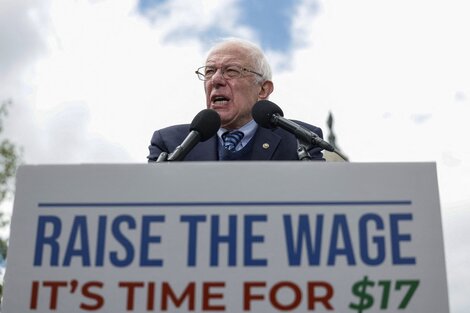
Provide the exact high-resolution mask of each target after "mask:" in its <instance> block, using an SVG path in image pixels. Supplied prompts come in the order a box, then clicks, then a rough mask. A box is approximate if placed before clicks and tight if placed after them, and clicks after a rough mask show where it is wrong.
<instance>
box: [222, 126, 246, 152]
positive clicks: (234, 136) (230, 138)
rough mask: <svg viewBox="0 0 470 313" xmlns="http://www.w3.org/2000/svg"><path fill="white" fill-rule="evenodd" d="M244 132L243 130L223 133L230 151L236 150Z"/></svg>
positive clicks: (226, 146) (225, 143)
mask: <svg viewBox="0 0 470 313" xmlns="http://www.w3.org/2000/svg"><path fill="white" fill-rule="evenodd" d="M243 136H244V134H243V133H242V132H241V131H238V130H236V131H233V132H226V133H224V134H223V135H222V139H223V140H224V148H225V149H226V150H228V151H232V152H233V151H235V147H236V146H237V145H238V144H239V143H240V140H242V138H243Z"/></svg>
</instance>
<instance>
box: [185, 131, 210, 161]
mask: <svg viewBox="0 0 470 313" xmlns="http://www.w3.org/2000/svg"><path fill="white" fill-rule="evenodd" d="M185 160H187V161H217V160H218V153H217V136H213V137H212V138H209V139H208V140H206V141H203V142H200V143H198V144H197V145H196V146H195V147H194V148H193V150H192V151H191V152H190V153H189V154H188V155H187V156H186V159H185Z"/></svg>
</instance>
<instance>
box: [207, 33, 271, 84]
mask: <svg viewBox="0 0 470 313" xmlns="http://www.w3.org/2000/svg"><path fill="white" fill-rule="evenodd" d="M229 44H233V45H236V46H239V47H241V48H243V49H245V50H247V51H248V56H249V57H250V58H251V60H252V62H253V64H254V66H255V68H254V69H253V70H254V71H256V72H258V73H260V74H261V75H262V77H259V76H257V80H258V82H260V83H261V82H264V81H266V80H272V71H271V66H270V65H269V62H268V60H267V59H266V56H265V55H264V53H263V50H261V48H260V47H258V46H257V45H256V44H254V43H252V42H251V41H248V40H245V39H240V38H225V39H223V40H221V41H220V42H218V43H217V44H215V45H214V46H213V47H212V48H211V49H210V50H209V52H208V54H207V55H210V54H211V53H212V51H214V50H216V49H218V48H220V47H222V46H225V45H229Z"/></svg>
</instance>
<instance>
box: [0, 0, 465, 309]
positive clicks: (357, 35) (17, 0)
mask: <svg viewBox="0 0 470 313" xmlns="http://www.w3.org/2000/svg"><path fill="white" fill-rule="evenodd" d="M468 16H470V2H468V1H465V0H447V1H437V0H394V1H391V0H390V1H388V0H356V1H350V0H335V1H321V0H292V1H285V0H265V1H261V0H258V1H253V0H226V1H217V0H191V1H190V0H171V1H170V0H141V1H137V0H120V1H112V0H42V1H37V0H2V1H0V101H1V102H4V101H6V100H11V101H12V106H11V107H10V114H9V116H8V119H7V121H6V123H5V130H4V134H5V135H6V136H7V137H8V138H9V139H10V140H12V141H13V142H15V143H16V144H18V145H19V146H21V147H22V148H23V151H24V152H23V161H24V163H27V164H75V163H145V162H146V156H147V153H148V148H147V147H148V145H149V142H150V138H151V135H152V133H153V131H154V130H156V129H159V128H162V127H166V126H170V125H173V124H180V123H190V122H191V120H192V118H193V117H194V116H195V115H196V114H197V113H198V112H199V111H200V110H201V109H203V108H204V106H205V100H204V90H203V85H202V82H200V81H199V80H198V79H197V78H196V75H195V74H194V70H195V69H196V68H197V67H199V66H201V65H203V63H204V59H205V55H206V51H207V49H208V48H209V47H210V46H211V44H213V43H214V42H215V41H217V40H218V39H220V38H222V37H231V36H235V37H241V38H245V39H249V40H251V41H254V42H255V43H257V44H259V45H260V46H261V47H262V48H263V49H264V50H265V52H266V54H267V56H268V59H269V61H270V63H271V65H272V67H273V79H274V85H275V90H274V93H273V94H272V96H271V98H270V100H271V101H273V102H275V103H277V104H278V105H279V106H281V107H282V109H283V111H284V115H285V116H286V117H288V118H291V119H298V120H303V121H306V122H309V123H311V124H314V125H317V126H319V127H322V128H323V130H324V133H325V135H328V129H327V124H326V120H327V117H328V114H329V112H332V113H333V116H334V130H335V134H336V137H337V144H338V145H339V147H340V148H341V149H342V151H344V153H346V154H347V155H348V157H349V158H350V160H351V161H352V162H436V165H437V171H438V181H439V189H440V199H441V207H442V221H443V227H444V240H445V253H446V262H447V273H448V284H449V295H450V304H451V312H452V313H463V312H469V310H470V299H469V298H470V297H468V292H469V290H470V288H469V281H470V227H468V223H469V222H470V192H469V191H468V190H469V188H470V145H469V144H468V143H467V141H466V135H467V134H470V123H469V122H468V120H467V118H468V117H469V116H470V57H469V56H470V42H469V38H470V19H469V18H468ZM5 210H8V208H6V209H5ZM430 231H432V230H430Z"/></svg>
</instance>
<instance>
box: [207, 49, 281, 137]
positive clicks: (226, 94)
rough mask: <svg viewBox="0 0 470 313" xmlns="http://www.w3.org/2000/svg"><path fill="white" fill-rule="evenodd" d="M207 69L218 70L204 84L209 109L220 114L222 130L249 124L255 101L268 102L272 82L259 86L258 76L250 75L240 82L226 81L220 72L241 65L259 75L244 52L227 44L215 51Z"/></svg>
mask: <svg viewBox="0 0 470 313" xmlns="http://www.w3.org/2000/svg"><path fill="white" fill-rule="evenodd" d="M205 65H206V66H213V67H215V68H217V69H218V70H217V72H216V73H215V74H214V76H213V77H212V78H211V79H209V80H207V81H205V82H204V89H205V92H206V104H207V108H209V109H214V110H215V111H217V113H219V115H220V119H221V121H222V124H221V127H223V128H227V129H236V128H240V127H241V126H243V125H245V124H246V123H248V122H249V121H250V120H251V119H252V117H251V109H252V107H253V105H254V104H255V103H256V101H258V100H261V99H265V98H267V97H268V96H269V93H271V91H272V88H270V89H269V91H268V90H267V87H269V86H272V83H271V82H270V81H268V82H264V83H259V82H257V80H256V78H257V77H256V76H255V75H256V74H252V73H247V75H244V76H242V77H239V78H233V79H225V78H224V77H223V76H222V71H221V70H220V68H222V67H224V66H227V65H238V66H241V67H244V68H247V69H250V70H254V71H256V69H255V68H254V64H253V61H252V60H251V58H250V57H249V55H248V53H247V51H246V50H245V49H244V48H241V47H239V46H236V45H233V44H226V45H223V46H221V47H219V48H216V49H215V50H213V51H212V52H211V53H210V54H209V56H208V57H207V60H206V64H205Z"/></svg>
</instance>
